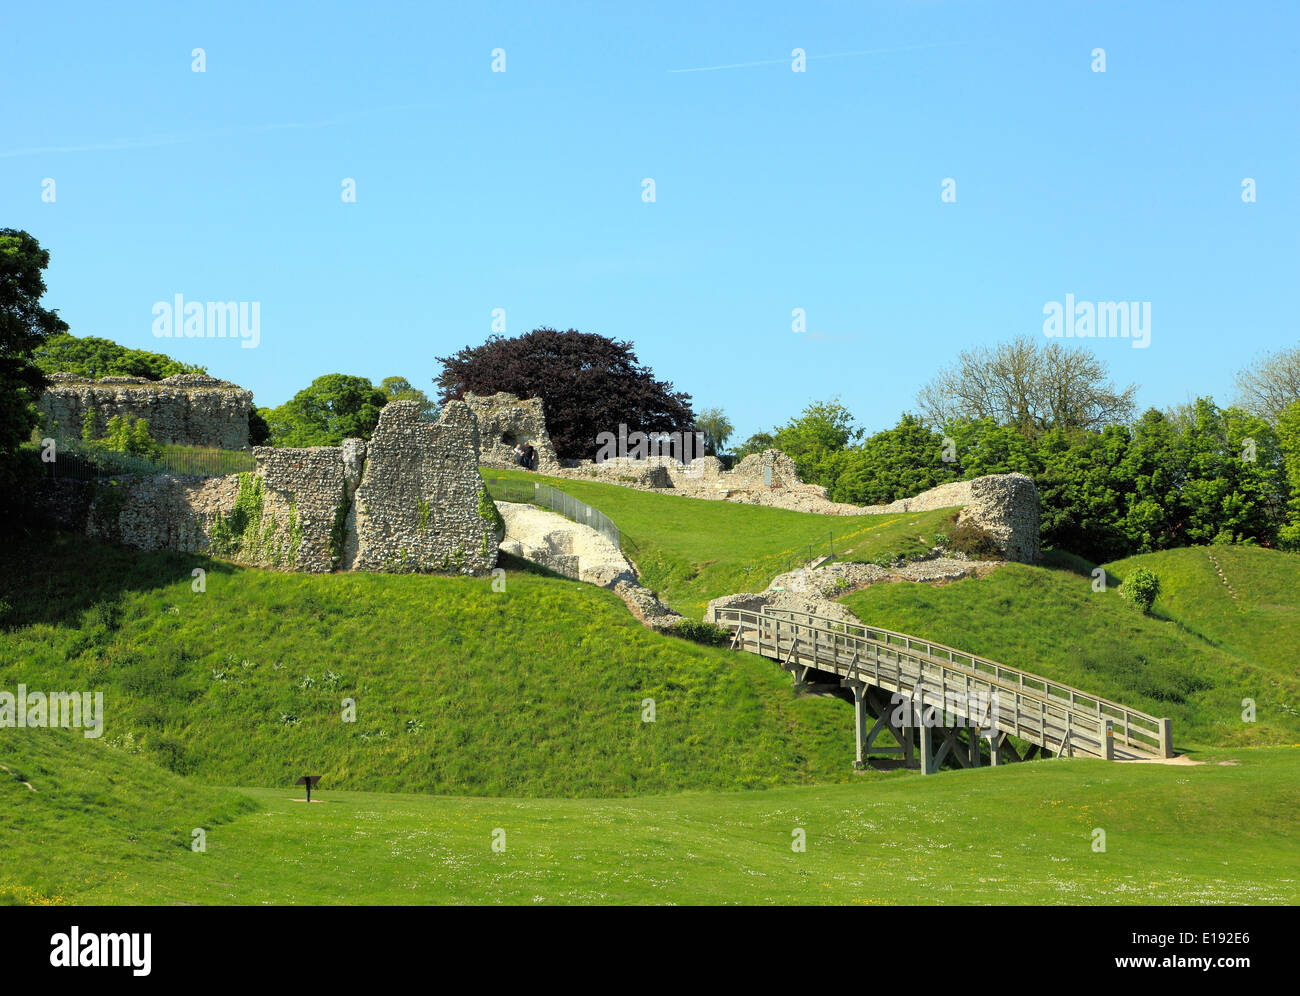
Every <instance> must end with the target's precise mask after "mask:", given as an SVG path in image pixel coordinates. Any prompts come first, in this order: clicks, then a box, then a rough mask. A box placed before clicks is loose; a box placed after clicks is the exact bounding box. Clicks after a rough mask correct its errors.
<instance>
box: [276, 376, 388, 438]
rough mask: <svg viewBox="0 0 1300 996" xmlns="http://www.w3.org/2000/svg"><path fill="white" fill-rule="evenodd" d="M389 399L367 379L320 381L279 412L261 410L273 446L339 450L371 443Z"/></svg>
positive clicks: (304, 389)
mask: <svg viewBox="0 0 1300 996" xmlns="http://www.w3.org/2000/svg"><path fill="white" fill-rule="evenodd" d="M387 403H388V395H386V394H385V393H384V392H383V391H382V390H380V389H379V388H377V387H375V385H374V384H372V383H370V380H369V379H368V378H366V377H352V376H349V375H347V374H326V375H325V376H323V377H317V378H316V379H315V380H314V381H312V382H311V385H310V386H308V387H305V388H303V389H302V390H301V391H299V392H298V393H297V394H295V395H294V396H293V397H292V398H290V399H289V400H288V401H286V402H285V403H284V404H282V405H280V407H278V408H263V409H260V414H261V416H262V418H263V419H265V421H266V425H267V428H268V429H269V430H270V440H269V442H270V444H271V445H272V446H338V445H339V444H340V443H342V442H343V440H345V439H349V438H356V439H369V438H370V434H371V433H372V432H374V431H375V426H376V424H378V422H379V412H380V411H381V410H382V409H383V407H384V405H386V404H387Z"/></svg>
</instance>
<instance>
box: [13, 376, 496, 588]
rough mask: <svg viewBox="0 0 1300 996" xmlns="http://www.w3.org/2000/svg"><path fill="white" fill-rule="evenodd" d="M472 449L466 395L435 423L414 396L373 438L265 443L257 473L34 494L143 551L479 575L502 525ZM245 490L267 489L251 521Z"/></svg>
mask: <svg viewBox="0 0 1300 996" xmlns="http://www.w3.org/2000/svg"><path fill="white" fill-rule="evenodd" d="M476 454H477V427H476V423H475V421H474V416H473V414H472V413H471V412H470V410H469V408H468V407H467V406H466V405H464V404H463V403H462V402H452V403H451V404H450V405H448V406H447V408H446V409H445V410H444V413H443V417H442V419H441V420H440V421H439V422H437V423H434V424H430V423H427V422H422V421H421V420H420V418H419V405H418V404H417V403H416V402H413V401H396V402H393V403H391V404H389V405H388V406H386V407H385V408H384V410H383V412H381V413H380V417H379V425H378V426H377V427H376V429H375V432H374V434H373V436H372V438H371V441H370V442H369V443H368V444H367V443H365V442H363V441H362V440H359V439H348V440H345V441H344V443H343V445H342V446H318V447H310V448H305V449H288V448H280V447H268V446H259V447H256V448H255V449H254V450H253V455H254V457H255V460H256V469H255V470H254V471H253V473H252V474H235V475H231V476H229V477H215V478H201V477H178V476H174V475H171V474H160V475H157V476H150V477H139V476H126V477H120V478H116V479H114V480H112V481H107V482H97V483H80V482H72V481H43V482H42V483H41V487H40V490H38V492H37V495H36V497H37V499H38V500H39V501H40V502H41V504H42V507H43V508H44V509H45V511H46V515H47V517H48V518H50V519H51V520H53V521H55V522H56V523H58V524H60V525H63V526H65V527H70V528H74V529H77V530H80V531H84V532H85V533H86V534H87V535H89V536H97V537H101V538H104V539H107V540H111V541H113V542H119V543H124V544H126V545H128V546H135V547H139V548H140V549H144V550H176V551H180V552H186V553H208V554H213V555H216V556H222V557H226V558H227V559H230V560H235V561H237V562H240V563H246V564H251V565H253V566H259V567H273V568H279V569H284V570H296V571H305V572H311V573H323V572H327V571H331V570H334V569H336V568H338V567H343V568H351V567H355V568H357V569H359V570H372V571H447V572H451V571H454V572H458V573H468V574H484V573H487V572H489V571H490V570H491V569H492V568H493V567H495V566H496V555H497V545H498V544H499V543H500V542H501V539H502V537H503V535H504V529H503V528H502V527H501V525H500V518H499V516H497V515H496V510H495V506H491V505H490V504H484V502H485V501H486V502H488V503H490V501H491V500H490V499H487V498H486V494H485V492H484V490H483V483H482V480H481V479H480V477H479V475H478V463H477V459H476ZM241 492H242V494H243V496H244V502H245V507H247V506H248V505H249V504H255V503H254V502H252V499H253V498H254V497H255V496H260V513H259V514H258V515H256V517H255V521H248V522H243V521H241V514H237V513H238V509H239V508H240V496H241ZM232 533H233V534H234V535H233V539H232Z"/></svg>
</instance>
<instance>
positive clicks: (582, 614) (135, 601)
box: [0, 534, 852, 796]
mask: <svg viewBox="0 0 1300 996" xmlns="http://www.w3.org/2000/svg"><path fill="white" fill-rule="evenodd" d="M195 566H201V567H204V568H205V569H206V570H207V571H208V575H207V591H206V593H203V594H195V593H193V592H192V591H191V587H190V582H191V578H190V571H191V568H192V567H195ZM0 599H3V600H4V601H6V602H8V603H9V611H8V613H7V620H6V621H7V624H8V626H10V627H12V628H9V629H8V631H7V632H5V633H3V634H0V688H4V689H8V690H11V691H13V690H16V687H17V685H18V684H19V683H20V682H21V683H26V684H27V685H28V687H29V688H31V689H33V690H91V691H95V690H98V691H102V692H104V698H105V711H106V714H107V716H106V724H105V733H104V738H105V740H112V741H123V740H124V738H125V737H126V735H127V734H130V735H131V736H132V737H133V738H134V740H135V743H136V745H137V746H143V748H144V749H145V751H146V753H147V755H148V756H150V757H152V758H154V759H156V760H159V761H160V762H161V763H163V764H164V765H165V766H167V767H169V768H170V769H171V770H173V771H176V772H178V773H192V774H195V775H196V776H198V777H199V778H200V779H201V780H202V781H204V782H207V783H212V782H218V783H224V784H238V785H284V784H291V783H292V781H293V780H294V779H295V778H297V777H298V776H299V775H303V774H319V775H323V776H324V784H325V785H327V786H330V787H333V788H356V789H369V790H378V791H421V792H455V793H461V794H472V795H515V796H534V795H543V796H579V795H585V796H591V795H603V796H611V795H624V794H633V793H648V792H670V791H676V790H680V789H688V788H694V789H704V788H708V789H725V790H733V789H742V788H762V787H767V786H774V785H781V784H798V783H802V782H809V781H814V780H816V781H826V780H836V779H844V778H847V777H849V776H850V764H849V762H850V760H851V751H852V730H851V726H850V723H849V720H848V715H847V712H846V711H845V709H844V707H843V705H842V703H839V702H837V701H834V700H828V699H810V698H796V697H795V696H794V695H793V694H792V692H791V690H790V686H789V680H788V678H785V677H784V676H783V675H782V674H781V673H780V671H779V670H778V669H777V668H775V667H773V666H772V665H771V664H770V663H768V662H766V661H764V660H761V659H759V658H757V657H751V656H748V655H739V654H729V653H727V652H726V651H725V650H719V649H713V648H705V647H701V646H698V645H696V644H692V643H688V642H686V641H684V640H680V639H677V638H674V637H667V636H660V635H658V634H655V633H652V632H650V631H648V630H646V629H645V628H643V627H642V626H640V625H638V624H637V623H636V622H635V621H634V620H633V618H632V616H631V615H630V614H629V613H628V611H627V609H626V607H625V606H624V604H623V603H622V602H621V601H620V600H619V599H618V598H617V596H615V595H614V594H612V593H611V592H607V591H603V590H600V589H597V588H594V587H592V586H590V585H584V584H579V583H577V582H573V581H566V580H563V579H557V578H553V577H543V576H540V575H537V574H533V573H524V572H514V573H510V574H508V575H507V578H506V590H505V591H504V592H494V591H493V590H492V588H491V582H490V581H489V580H484V579H472V578H447V577H431V576H417V575H400V576H398V575H382V574H363V573H357V574H347V575H326V576H319V575H317V576H313V575H302V574H279V573H275V572H271V571H262V570H257V569H253V568H243V567H237V566H234V565H230V564H223V563H220V562H215V561H211V560H207V559H205V558H200V557H188V556H183V555H177V554H146V553H140V552H139V551H131V550H126V549H122V548H115V547H112V546H109V545H105V544H100V543H95V542H93V541H90V540H86V539H84V538H81V539H79V538H75V537H72V536H68V535H59V534H51V535H50V536H42V537H38V538H36V539H33V540H32V541H29V542H27V543H25V544H17V543H16V544H11V545H9V546H7V547H6V549H5V550H4V551H3V552H0ZM345 698H352V699H355V701H356V706H357V721H356V722H355V723H345V722H343V721H342V708H343V700H344V699H345ZM646 698H652V699H654V700H655V703H656V711H657V718H656V721H655V722H653V723H644V722H642V721H641V713H642V701H643V700H644V699H646ZM3 748H4V741H0V757H2V756H3V752H4V751H3Z"/></svg>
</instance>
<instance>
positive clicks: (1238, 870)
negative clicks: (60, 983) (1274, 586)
mask: <svg viewBox="0 0 1300 996" xmlns="http://www.w3.org/2000/svg"><path fill="white" fill-rule="evenodd" d="M52 737H53V738H60V737H62V742H60V743H59V744H58V745H52V742H47V743H46V744H45V745H44V748H43V749H42V750H41V751H40V752H39V753H38V756H36V757H31V758H30V759H29V760H28V761H26V762H23V764H22V773H23V775H24V776H25V777H27V778H29V779H30V780H31V781H32V784H33V785H34V786H35V787H36V788H37V790H38V791H37V792H35V793H33V792H31V791H29V790H28V789H26V788H25V787H23V786H21V785H19V784H18V783H17V782H16V781H15V780H13V779H12V778H7V777H5V776H4V773H3V772H0V853H3V854H4V855H5V861H4V863H3V865H2V866H0V867H2V869H3V870H2V871H0V896H6V895H7V896H8V897H9V898H10V899H17V900H20V901H28V902H40V901H50V900H58V901H61V902H66V903H73V904H77V903H107V904H119V903H151V904H163V905H166V904H173V903H205V904H225V903H233V904H250V905H257V904H275V905H279V904H295V903H301V904H308V903H313V904H330V903H348V904H371V903H394V904H420V903H488V904H491V903H523V904H532V903H546V904H566V903H681V904H687V903H757V904H764V903H797V904H824V903H846V904H864V905H887V904H958V903H966V904H1005V905H1016V904H1031V903H1049V904H1051V903H1074V904H1079V903H1098V904H1103V905H1113V904H1189V905H1195V904H1234V903H1251V904H1270V903H1288V904H1294V903H1296V902H1297V901H1300V847H1298V846H1297V844H1298V843H1300V841H1297V839H1296V837H1297V830H1296V824H1295V819H1294V816H1295V813H1296V811H1297V807H1300V750H1297V749H1286V748H1271V749H1258V750H1242V751H1235V752H1230V754H1229V755H1228V756H1227V757H1226V761H1227V763H1226V764H1206V765H1201V766H1186V767H1182V766H1166V765H1143V764H1107V763H1105V762H1101V761H1086V760H1077V761H1042V762H1031V763H1027V764H1019V765H1010V766H1006V767H1002V768H998V769H981V770H979V771H951V772H944V773H941V774H938V775H934V776H931V777H928V778H919V777H909V776H894V777H890V778H885V779H878V780H859V781H855V782H854V783H852V784H847V785H835V786H816V787H800V788H782V789H774V790H771V791H766V792H757V793H755V792H740V793H685V794H680V795H671V796H648V797H643V798H638V799H570V800H555V799H468V798H449V797H436V796H424V795H414V794H405V795H386V794H380V793H366V792H338V791H331V790H330V789H329V787H328V785H322V787H321V790H320V791H319V792H318V793H316V797H317V798H319V799H321V800H322V801H321V802H320V803H315V802H314V803H313V804H312V805H310V806H308V805H306V804H304V803H302V802H297V801H292V800H294V799H295V798H297V797H298V796H299V795H300V794H301V790H300V789H294V788H290V787H285V788H282V789H242V790H223V789H200V788H198V787H195V786H193V785H192V784H191V782H190V781H189V780H185V779H181V778H178V777H176V776H173V775H170V774H168V773H166V772H161V771H156V770H155V772H153V773H149V772H148V771H147V769H146V768H145V767H144V765H145V762H143V761H141V760H140V759H138V758H129V757H126V756H116V757H115V756H113V755H114V754H116V753H117V752H114V751H112V750H111V749H109V748H105V747H104V746H102V745H98V744H89V743H85V742H83V743H79V744H78V743H74V742H71V741H72V737H71V736H63V735H62V734H60V733H58V732H55V733H54V734H53V735H52ZM35 751H36V749H35V748H31V749H29V750H28V753H29V754H32V753H33V752H35ZM73 756H76V757H80V758H92V759H96V761H95V763H94V764H89V763H88V762H82V763H81V764H80V765H79V766H78V765H74V763H73V762H72V760H71V758H72V757H73ZM70 767H73V768H75V774H73V775H69V774H68V773H67V772H68V769H69V768H70ZM94 767H101V768H103V769H107V770H110V771H116V774H117V778H118V779H119V780H118V782H117V783H116V784H115V785H114V786H112V787H110V788H107V789H106V788H104V787H103V786H102V780H101V779H97V778H95V777H94V772H93V770H92V768H94ZM195 827H201V828H204V829H205V830H206V848H207V849H206V852H204V853H195V852H194V851H192V850H191V841H192V839H193V837H192V829H193V828H195ZM1098 830H1101V831H1104V834H1105V837H1104V848H1105V849H1104V851H1097V850H1094V843H1095V842H1099V841H1100V840H1101V838H1100V837H1099V836H1098V835H1097V833H1096V831H1098ZM798 831H802V834H803V836H804V839H805V841H806V850H804V851H803V852H797V851H795V850H793V849H792V846H791V845H792V842H794V840H795V839H796V838H795V834H796V832H798ZM494 841H497V842H504V850H494V849H493V842H494Z"/></svg>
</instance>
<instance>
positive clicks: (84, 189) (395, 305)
mask: <svg viewBox="0 0 1300 996" xmlns="http://www.w3.org/2000/svg"><path fill="white" fill-rule="evenodd" d="M0 28H3V30H0V59H2V60H3V64H4V65H5V67H6V70H7V71H6V78H7V79H6V96H7V99H6V101H5V105H6V106H5V118H6V123H5V128H4V130H3V132H2V133H0V206H2V207H3V213H2V214H0V227H5V226H9V227H17V228H23V229H27V230H28V231H30V232H32V233H33V234H34V235H35V236H36V237H37V238H38V239H40V241H41V243H42V245H44V246H45V247H46V248H48V249H49V250H50V252H51V254H52V262H51V267H50V270H49V271H48V273H47V283H48V285H49V293H48V295H47V298H46V303H47V304H49V305H50V306H53V307H56V308H58V309H59V311H60V313H61V314H62V316H63V317H64V319H65V320H66V321H68V323H69V324H70V325H71V330H72V332H73V333H74V334H77V335H98V336H104V337H107V338H111V339H114V340H116V341H118V342H121V343H124V344H126V345H130V346H134V347H138V348H143V349H152V350H159V351H162V352H168V353H171V354H172V355H175V356H178V357H180V358H182V359H184V360H187V361H190V362H195V363H201V364H204V365H205V366H207V367H208V369H209V370H210V371H211V372H212V373H213V374H215V375H217V376H220V377H224V378H227V379H229V380H233V381H235V382H237V383H239V384H241V385H244V386H246V387H249V388H251V389H252V390H253V391H254V392H255V395H256V400H257V403H258V404H260V405H275V404H279V403H281V402H283V401H284V400H286V399H287V398H288V397H290V396H291V395H292V394H293V393H294V392H295V391H297V390H298V389H300V388H302V387H304V386H305V385H306V384H307V383H309V382H310V381H311V380H312V379H313V378H314V377H316V376H319V375H320V374H324V373H331V372H343V373H352V374H359V375H364V376H368V377H371V378H373V379H374V380H376V381H378V380H379V379H380V378H382V377H384V376H388V375H392V374H400V375H402V376H405V377H407V378H408V379H410V380H411V381H412V382H413V383H414V384H416V385H417V386H421V387H424V388H425V389H426V390H431V384H430V381H431V379H432V378H433V377H434V376H435V375H436V373H437V371H438V369H439V365H438V364H437V362H436V359H435V357H437V356H441V355H448V354H450V353H452V352H454V351H456V350H458V349H460V348H461V347H463V346H466V345H475V344H478V343H480V342H482V341H483V340H484V339H485V338H486V337H487V335H488V334H489V332H490V331H491V321H492V312H493V309H496V308H503V309H505V313H506V328H507V333H508V334H510V335H517V334H520V333H522V332H525V331H527V330H529V329H531V328H534V327H536V326H540V325H550V326H553V327H556V328H569V327H572V328H578V329H581V330H584V331H591V332H599V333H601V334H604V335H609V336H613V337H616V338H621V339H628V340H631V341H632V342H633V343H634V344H635V346H636V350H637V352H638V354H639V356H640V358H641V360H642V361H643V362H644V363H647V364H648V365H649V366H651V367H652V368H653V369H654V370H655V372H656V373H657V374H658V375H659V376H661V377H663V378H665V379H668V380H671V381H672V382H673V383H674V384H675V385H676V386H677V387H678V388H679V389H681V390H685V391H687V392H688V393H690V394H691V395H692V396H693V398H694V399H695V402H696V405H697V408H704V407H712V406H718V407H721V408H723V409H724V410H725V411H726V412H727V413H728V414H729V415H730V417H731V419H732V421H733V422H734V423H735V424H736V428H737V441H738V440H739V439H743V438H744V437H745V436H747V435H748V434H749V433H751V432H754V431H756V430H758V429H760V428H767V427H770V426H771V425H773V424H774V423H778V422H781V421H784V420H786V419H788V418H789V417H790V416H792V415H794V414H796V413H797V412H798V411H799V410H800V409H802V408H803V406H805V405H806V404H808V403H809V402H811V401H814V400H819V399H825V398H830V397H834V396H838V397H840V399H841V400H842V401H844V403H845V404H847V405H848V406H849V408H850V409H851V410H852V411H854V412H855V413H856V414H857V416H858V418H859V421H860V422H861V423H862V424H863V425H865V426H866V427H867V428H868V429H871V430H876V429H880V428H884V427H886V426H888V425H892V424H893V423H894V422H895V421H896V419H897V417H898V415H899V413H900V412H902V411H904V410H908V409H911V408H912V407H913V402H914V398H915V395H916V391H917V389H918V388H919V387H920V386H921V385H922V384H923V383H924V382H925V381H926V380H928V379H929V378H930V376H932V375H933V373H934V372H935V371H936V370H937V369H938V368H940V367H942V366H944V365H945V364H947V363H949V362H950V361H951V360H952V359H953V357H954V356H955V355H956V353H957V352H958V351H959V350H961V349H964V348H968V347H970V346H972V345H979V344H993V343H996V342H999V341H1003V340H1006V339H1008V338H1011V337H1013V336H1015V335H1017V334H1022V333H1030V334H1033V335H1036V336H1039V337H1041V336H1042V334H1043V333H1042V324H1043V320H1044V319H1043V307H1044V305H1045V303H1047V302H1049V301H1062V300H1064V297H1065V295H1066V294H1067V293H1068V294H1073V295H1074V297H1075V298H1076V299H1078V300H1084V301H1111V300H1133V301H1140V302H1150V303H1151V311H1152V335H1151V345H1150V348H1148V349H1134V348H1132V344H1131V342H1129V341H1125V340H1122V339H1116V340H1104V341H1086V340H1085V341H1079V340H1073V341H1069V342H1067V344H1068V345H1070V346H1071V347H1072V348H1081V349H1090V350H1095V351H1097V352H1098V353H1099V354H1100V355H1101V356H1102V357H1103V358H1104V359H1105V360H1106V361H1107V362H1108V363H1109V364H1110V367H1111V370H1112V373H1113V374H1114V376H1115V378H1116V379H1117V380H1118V381H1120V382H1122V383H1127V382H1130V381H1135V382H1137V383H1139V384H1140V385H1141V391H1140V392H1139V401H1140V402H1141V403H1142V404H1143V405H1144V406H1145V405H1157V406H1163V405H1166V404H1171V403H1176V402H1180V401H1184V400H1186V399H1188V398H1189V397H1191V396H1193V395H1196V394H1213V395H1214V396H1215V397H1216V398H1218V399H1219V400H1220V401H1226V400H1228V399H1230V396H1231V393H1232V392H1231V385H1232V374H1233V372H1234V371H1235V370H1237V369H1238V368H1239V367H1241V366H1242V365H1243V364H1245V363H1247V362H1249V360H1250V359H1252V358H1253V357H1255V356H1257V355H1258V354H1260V353H1261V352H1264V351H1267V350H1271V349H1278V348H1282V347H1288V346H1293V345H1296V344H1297V342H1300V335H1298V334H1297V314H1296V307H1295V297H1294V292H1295V289H1296V286H1297V264H1298V263H1300V246H1298V245H1297V239H1298V238H1300V234H1298V233H1300V225H1298V224H1297V222H1300V201H1298V196H1300V195H1298V190H1300V176H1298V167H1300V155H1298V153H1300V138H1298V137H1297V136H1298V128H1297V126H1298V125H1300V113H1298V112H1300V107H1298V100H1297V97H1298V95H1300V86H1298V85H1297V84H1298V83H1300V79H1298V77H1300V69H1297V66H1300V55H1298V53H1297V48H1298V47H1300V41H1298V40H1297V39H1298V37H1300V31H1298V29H1300V5H1297V4H1295V3H1289V2H1288V3H1275V4H1271V3H1251V2H1241V3H1232V4H1228V3H1223V4H1207V3H1187V2H1181V3H1145V4H1136V3H1049V2H1044V0H1039V2H1035V3H978V4H976V3H969V4H968V3H942V2H934V3H930V2H918V3H877V4H865V3H859V4H818V3H800V4H788V3H780V4H776V3H765V2H756V3H744V4H740V3H737V4H700V3H690V4H684V3H683V4H679V3H658V4H654V5H648V6H647V5H631V4H617V5H615V4H563V3H558V4H557V3H546V4H521V3H507V4H493V5H490V6H488V5H470V4H465V5H432V4H392V3H372V4H338V3H330V2H313V3H310V4H306V3H304V4H292V5H290V4H263V3H258V4H241V3H226V2H223V3H221V4H193V5H189V4H187V5H184V6H183V7H182V6H181V5H171V4H166V5H163V4H160V5H156V6H154V5H140V4H128V5H125V8H124V9H120V10H119V9H109V8H104V9H100V10H92V9H89V5H81V4H59V3H51V4H42V5H30V4H29V5H21V6H17V5H12V4H10V5H6V7H5V10H4V13H3V14H0ZM196 47H199V48H203V49H204V51H205V54H206V71H205V72H203V73H196V72H193V71H192V70H191V62H192V58H191V51H192V50H193V49H194V48H196ZM497 48H501V49H504V50H505V53H506V71H505V72H503V73H501V72H497V73H494V72H492V71H491V65H492V51H493V49H497ZM795 48H802V49H804V50H805V52H806V53H807V63H806V72H803V73H796V72H792V71H791V52H792V50H793V49H795ZM1095 48H1102V49H1104V50H1105V58H1106V71H1105V72H1104V73H1097V72H1093V71H1092V68H1091V67H1092V63H1093V56H1092V55H1091V53H1092V50H1093V49H1095ZM718 66H730V67H732V68H710V67H718ZM681 70H699V71H690V72H684V71H681ZM345 177H350V178H353V179H354V180H355V182H356V191H357V197H356V202H355V203H344V202H343V201H342V198H341V196H340V195H341V189H342V188H341V185H342V181H343V178H345ZM1247 177H1250V178H1253V179H1254V180H1255V182H1256V185H1257V201H1256V202H1255V203H1250V204H1247V203H1243V201H1242V197H1241V192H1242V186H1241V185H1242V181H1243V179H1244V178H1247ZM46 178H52V179H53V180H54V181H55V200H54V201H53V202H52V203H50V202H46V201H43V200H42V184H43V181H44V180H45V179H46ZM645 178H653V179H654V181H655V197H656V199H655V201H654V202H653V203H646V202H644V201H643V199H642V181H643V180H644V179H645ZM945 178H952V179H953V180H955V182H956V195H957V196H956V201H955V203H944V202H942V201H941V198H940V193H941V184H942V183H943V181H944V180H945ZM178 293H179V294H183V295H184V297H185V299H186V300H192V301H200V302H205V301H230V300H236V301H249V302H252V301H256V302H259V303H260V308H261V330H260V344H259V346H258V348H256V349H243V348H240V346H239V345H238V344H237V342H234V341H229V340H218V339H183V338H180V339H171V340H161V339H158V338H156V337H155V336H154V335H153V333H152V322H153V313H152V308H153V305H154V303H155V302H158V301H170V300H172V299H173V297H174V295H176V294H178ZM795 308H803V309H805V312H806V314H807V325H808V329H809V331H808V332H807V333H804V334H798V333H795V332H793V331H792V329H791V321H792V317H791V313H792V311H793V309H795Z"/></svg>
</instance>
